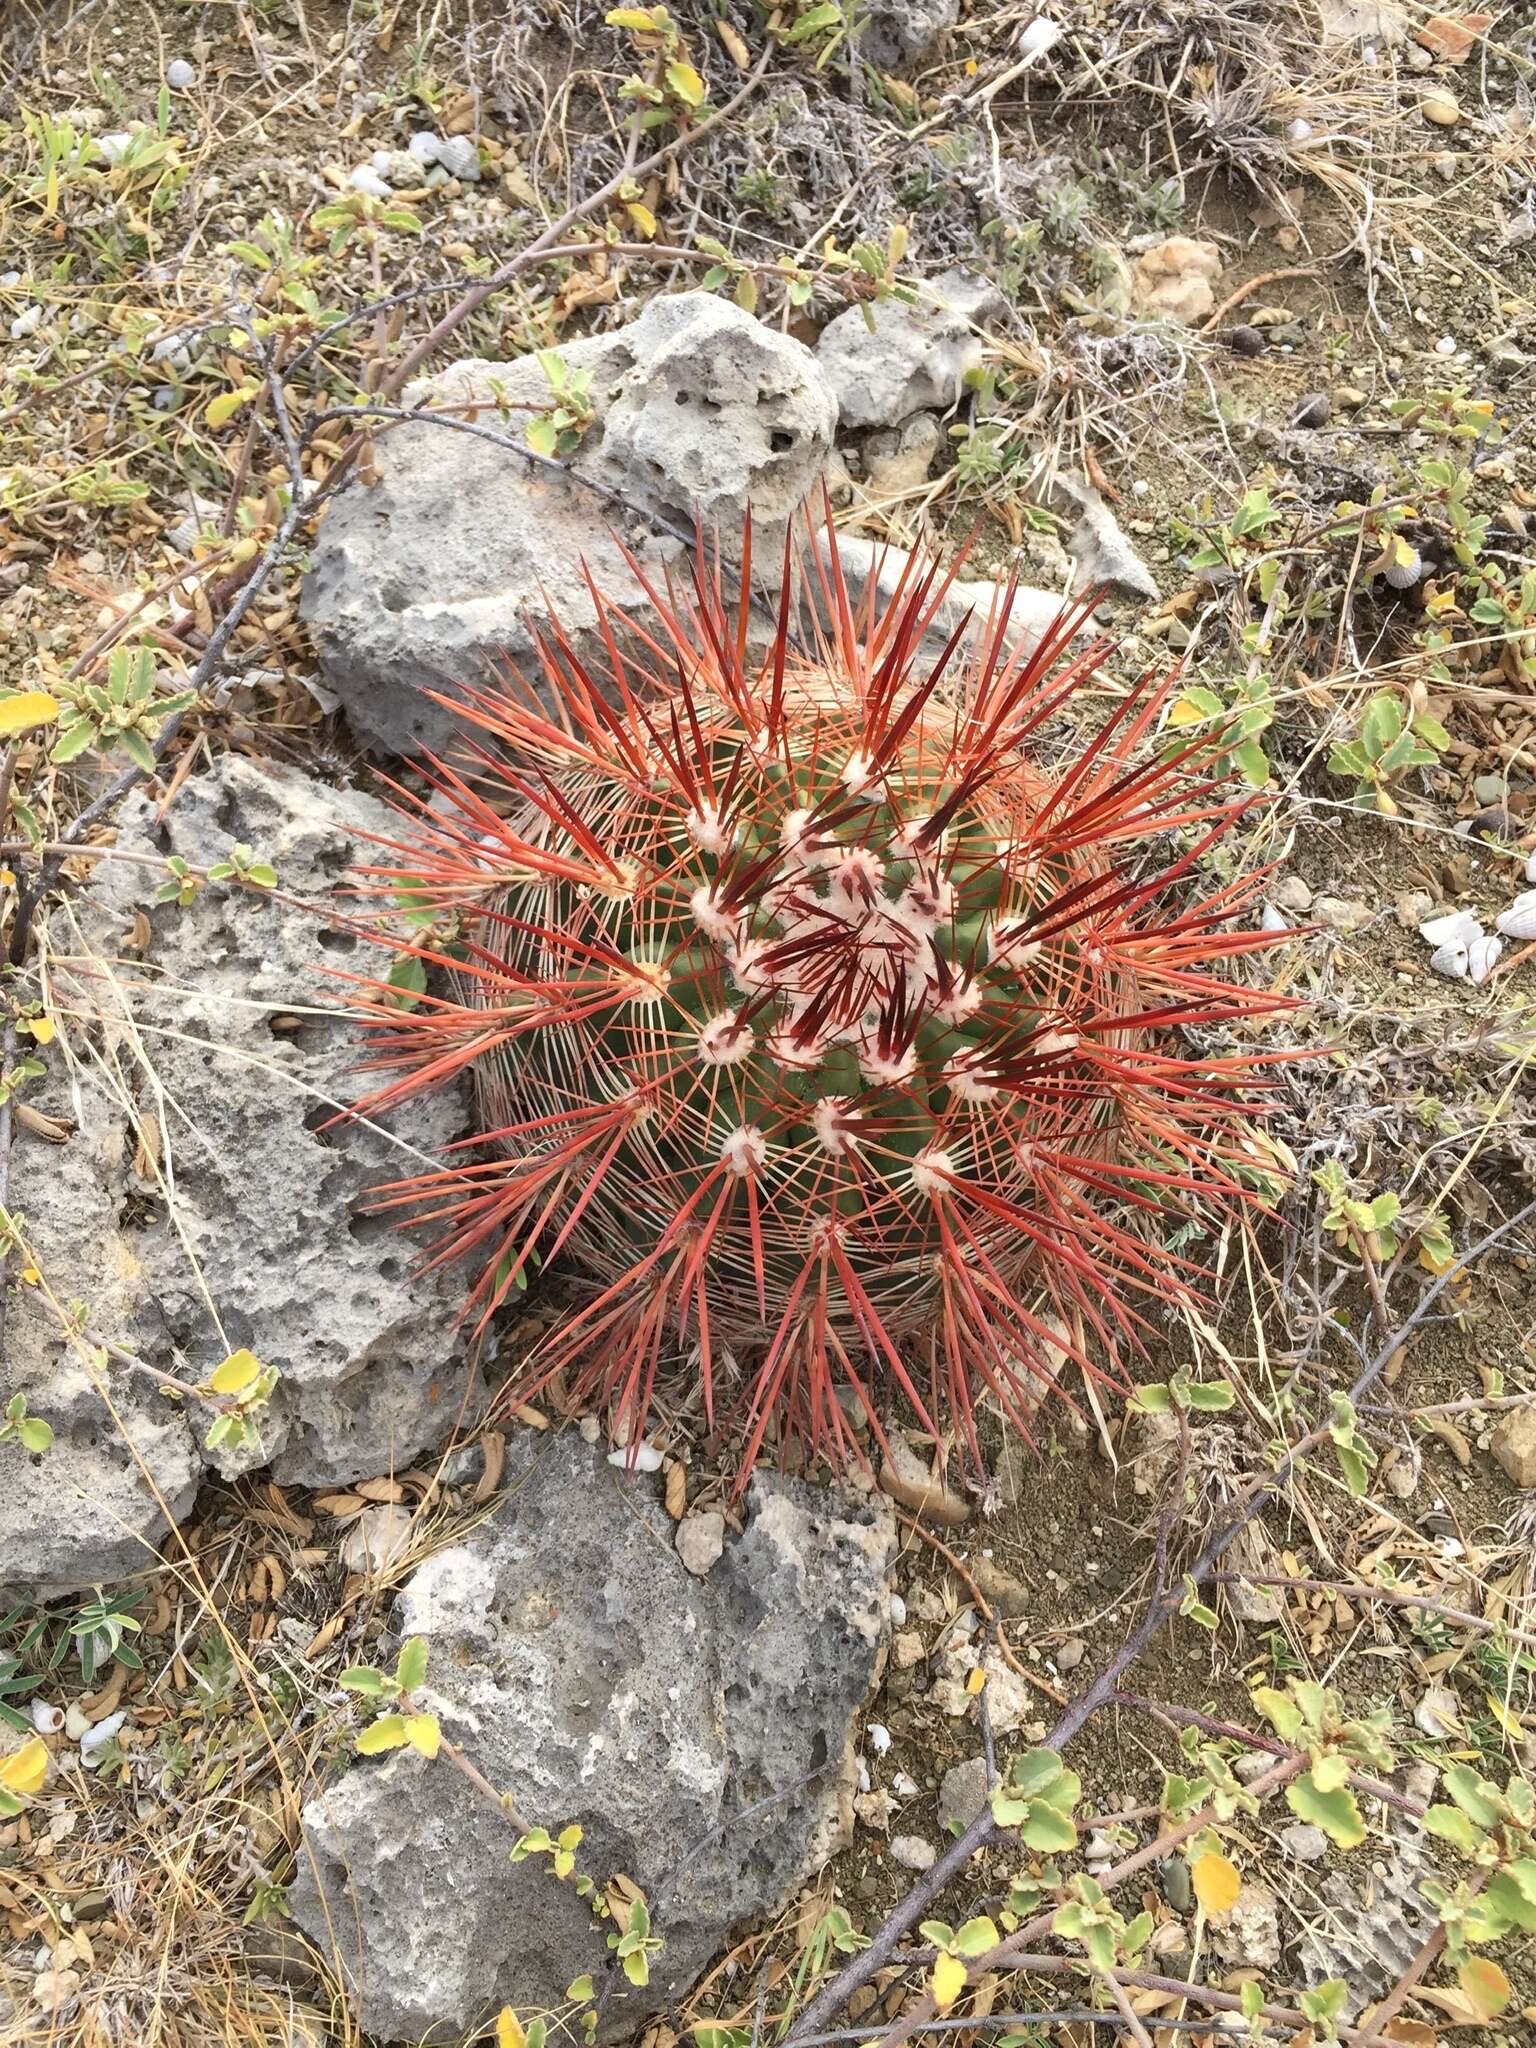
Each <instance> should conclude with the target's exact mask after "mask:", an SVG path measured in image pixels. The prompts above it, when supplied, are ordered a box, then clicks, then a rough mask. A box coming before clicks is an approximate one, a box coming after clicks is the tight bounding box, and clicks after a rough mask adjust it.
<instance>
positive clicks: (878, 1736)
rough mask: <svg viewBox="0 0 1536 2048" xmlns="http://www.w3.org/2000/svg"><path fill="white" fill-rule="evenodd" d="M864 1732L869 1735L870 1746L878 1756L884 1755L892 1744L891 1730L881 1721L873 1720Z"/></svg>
mask: <svg viewBox="0 0 1536 2048" xmlns="http://www.w3.org/2000/svg"><path fill="white" fill-rule="evenodd" d="M864 1733H865V1734H866V1735H867V1736H868V1737H869V1746H870V1748H871V1749H872V1750H873V1751H874V1752H875V1755H876V1756H884V1755H885V1752H886V1751H887V1750H888V1749H889V1748H890V1746H891V1731H890V1729H889V1728H887V1727H885V1726H884V1725H883V1724H882V1723H881V1722H879V1721H871V1722H870V1723H869V1724H868V1725H867V1726H866V1728H865V1730H864Z"/></svg>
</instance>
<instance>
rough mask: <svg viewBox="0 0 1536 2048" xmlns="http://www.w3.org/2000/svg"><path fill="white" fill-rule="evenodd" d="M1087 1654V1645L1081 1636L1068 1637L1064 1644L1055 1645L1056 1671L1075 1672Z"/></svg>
mask: <svg viewBox="0 0 1536 2048" xmlns="http://www.w3.org/2000/svg"><path fill="white" fill-rule="evenodd" d="M1087 1654H1088V1645H1087V1644H1086V1643H1085V1642H1084V1641H1083V1639H1082V1637H1081V1636H1068V1637H1067V1640H1066V1641H1065V1642H1064V1643H1058V1644H1057V1645H1056V1669H1057V1670H1058V1671H1075V1670H1076V1669H1077V1667H1078V1665H1079V1664H1081V1663H1082V1661H1083V1659H1084V1658H1085V1657H1086V1656H1087Z"/></svg>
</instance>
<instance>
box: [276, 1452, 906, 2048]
mask: <svg viewBox="0 0 1536 2048" xmlns="http://www.w3.org/2000/svg"><path fill="white" fill-rule="evenodd" d="M513 1463H514V1467H515V1469H513V1470H511V1471H510V1473H509V1479H510V1484H509V1487H508V1491H507V1493H506V1495H505V1497H504V1499H503V1503H502V1506H501V1510H500V1512H499V1514H498V1515H497V1516H495V1517H494V1518H493V1519H492V1520H491V1521H490V1522H488V1523H487V1524H486V1525H484V1526H483V1527H482V1528H480V1529H478V1530H476V1531H475V1532H474V1533H473V1534H472V1535H471V1536H470V1537H469V1538H468V1539H467V1540H466V1541H465V1542H463V1543H461V1544H459V1545H456V1546H455V1547H453V1548H451V1549H448V1550H444V1551H440V1552H439V1553H438V1554H437V1556H435V1557H433V1558H431V1559H430V1560H429V1561H428V1562H427V1563H426V1564H425V1565H423V1566H422V1567H421V1569H420V1570H419V1571H418V1572H417V1573H416V1574H415V1576H414V1577H413V1578H412V1579H411V1580H410V1581H409V1582H408V1584H407V1585H406V1587H405V1588H404V1590H403V1592H402V1594H401V1597H400V1600H399V1602H398V1605H397V1608H396V1612H395V1617H394V1622H395V1627H396V1628H397V1630H398V1632H399V1633H400V1634H401V1635H402V1636H405V1635H421V1636H424V1637H425V1638H426V1640H427V1644H428V1650H429V1671H428V1687H427V1690H426V1692H425V1694H424V1696H423V1697H424V1700H425V1703H426V1704H428V1705H429V1706H430V1707H431V1709H432V1710H433V1711H434V1712H436V1713H437V1715H438V1716H439V1718H440V1720H441V1722H442V1726H443V1729H444V1733H445V1734H446V1735H447V1737H448V1738H449V1739H450V1740H452V1741H453V1742H455V1743H458V1744H460V1745H461V1746H462V1747H463V1749H464V1750H465V1752H466V1753H467V1755H468V1756H469V1758H470V1759H471V1761H472V1762H473V1763H474V1764H475V1765H476V1766H477V1768H478V1769H479V1770H480V1771H481V1772H483V1773H484V1775H485V1776H486V1777H487V1778H488V1779H489V1780H490V1782H491V1783H492V1784H493V1785H494V1786H496V1787H497V1789H498V1790H499V1791H502V1792H506V1793H510V1794H511V1795H512V1797H513V1799H514V1800H515V1801H516V1803H517V1806H518V1808H519V1810H520V1812H521V1813H522V1814H523V1815H524V1816H525V1817H526V1818H527V1820H528V1821H529V1822H530V1824H533V1825H543V1826H547V1827H549V1828H551V1829H556V1828H560V1827H565V1826H568V1825H570V1824H571V1823H572V1822H576V1823H579V1824H580V1826H581V1827H582V1829H583V1831H584V1833H583V1839H582V1843H581V1847H580V1851H579V1855H578V1860H579V1865H580V1868H581V1869H582V1870H584V1871H586V1872H589V1873H590V1874H591V1875H592V1876H593V1877H594V1878H596V1880H597V1881H598V1884H599V1886H600V1887H601V1886H602V1885H603V1884H605V1883H606V1881H607V1880H608V1879H609V1878H610V1877H612V1876H613V1875H615V1874H616V1873H620V1872H622V1873H624V1874H626V1875H628V1876H629V1877H631V1878H632V1879H634V1881H635V1882H636V1883H637V1884H638V1885H639V1886H640V1888H641V1890H642V1891H643V1892H644V1893H645V1896H646V1899H647V1902H648V1905H649V1908H650V1915H651V1923H652V1927H653V1930H654V1932H655V1933H656V1934H657V1935H659V1936H661V1938H662V1940H663V1942H664V1946H663V1947H662V1948H661V1950H660V1951H659V1952H658V1953H657V1954H656V1955H655V1956H654V1957H653V1959H652V1965H651V1981H650V1984H649V1986H648V1987H647V1988H646V1989H645V1990H643V1991H641V1990H637V1989H635V1988H634V1987H632V1986H628V1985H624V1984H623V1983H622V1982H621V1983H620V1984H619V1986H617V1987H616V1988H615V1991H614V1993H613V1996H612V1998H611V1999H610V2001H609V2003H608V2005H607V2007H606V2008H605V2013H604V2021H603V2030H602V2031H603V2037H604V2038H608V2037H610V2036H612V2035H617V2034H626V2033H630V2032H632V2031H633V2030H634V2029H635V2028H636V2026H637V2025H638V2023H639V2022H640V2021H641V2020H642V2019H643V2018H644V2017H645V2016H646V2015H647V2014H648V2013H650V2012H653V2011H655V2010H657V2009H659V2008H661V2007H662V2006H664V2005H666V2004H668V2003H669V2002H671V2001H675V2000H676V1999H677V1998H678V1997H679V1996H680V1995H681V1994H682V1992H683V1991H685V1990H686V1988H687V1987H688V1986H689V1985H690V1984H691V1983H692V1982H693V1981H694V1980H695V1978H696V1977H697V1976H698V1974H699V1973H700V1972H701V1971H702V1969H703V1968H704V1967H705V1966H706V1964H707V1963H708V1961H709V1960H710V1958H711V1956H712V1955H713V1954H714V1953H715V1952H716V1950H717V1948H718V1946H719V1944H720V1943H721V1941H722V1940H723V1938H724V1937H725V1935H726V1933H727V1932H728V1930H729V1929H730V1928H731V1927H732V1926H733V1925H734V1924H735V1923H736V1922H737V1921H739V1920H741V1919H742V1918H743V1917H745V1916H746V1915H748V1914H754V1913H763V1912H768V1911H771V1910H773V1908H774V1907H775V1906H776V1904H777V1902H778V1901H779V1900H780V1899H781V1898H782V1897H783V1896H784V1894H785V1893H786V1892H787V1891H789V1890H790V1889H791V1888H792V1887H793V1886H795V1885H796V1884H797V1883H799V1882H800V1881H801V1879H802V1878H803V1877H804V1876H805V1874H806V1873H807V1872H808V1871H809V1870H810V1869H812V1868H814V1867H816V1866H817V1864H818V1863H819V1862H820V1861H822V1860H823V1859H824V1858H825V1857H826V1856H827V1855H828V1854H830V1853H831V1851H832V1849H833V1848H834V1847H836V1846H837V1845H838V1844H839V1843H840V1842H841V1841H844V1840H846V1839H847V1836H848V1830H849V1827H850V1825H851V1819H852V1795H853V1790H854V1786H855V1784H856V1777H855V1763H854V1759H853V1756H852V1751H851V1745H850V1730H851V1726H852V1722H853V1719H854V1716H855V1714H856V1713H857V1711H858V1709H859V1708H860V1706H861V1705H862V1704H863V1701H864V1697H865V1695H866V1693H867V1691H868V1688H869V1686H870V1683H871V1681H872V1679H873V1676H874V1674H875V1670H876V1665H877V1660H878V1656H879V1652H880V1649H881V1646H882V1643H883V1639H884V1631H885V1625H886V1592H885V1575H886V1572H887V1569H888V1566H889V1562H890V1558H891V1554H892V1550H893V1532H892V1523H891V1520H890V1517H889V1515H888V1513H887V1512H886V1511H885V1510H884V1509H883V1508H882V1507H881V1505H880V1504H879V1503H878V1502H876V1501H860V1500H853V1499H850V1498H849V1497H847V1496H844V1495H841V1494H838V1493H834V1492H824V1491H821V1490H819V1489H817V1488H815V1487H812V1486H810V1485H808V1484H806V1483H804V1482H801V1481H796V1480H792V1479H784V1478H778V1477H766V1476H759V1477H758V1478H756V1479H755V1480H754V1481H753V1483H752V1486H751V1489H750V1491H749V1493H748V1495H747V1520H746V1527H745V1529H744V1531H743V1533H742V1535H741V1536H740V1537H739V1538H737V1539H736V1540H735V1541H733V1542H731V1543H730V1544H729V1545H728V1546H727V1548H726V1550H725V1552H724V1555H723V1556H722V1558H721V1560H720V1562H719V1563H718V1564H717V1565H716V1566H715V1568H714V1569H713V1571H711V1573H710V1574H709V1576H708V1578H706V1579H697V1578H693V1577H691V1576H690V1574H689V1573H688V1572H687V1571H686V1570H685V1569H684V1567H683V1565H682V1563H681V1562H680V1561H679V1559H678V1557H677V1555H676V1552H675V1551H674V1549H673V1547H672V1541H671V1535H670V1525H669V1523H668V1521H667V1518H666V1514H665V1511H664V1509H663V1507H662V1505H661V1503H660V1501H659V1500H658V1498H657V1494H656V1487H655V1482H654V1481H653V1480H651V1479H650V1478H648V1477H638V1478H637V1477H631V1476H629V1475H627V1474H624V1473H621V1472H618V1471H615V1470H614V1469H613V1468H612V1467H610V1466H609V1465H607V1464H606V1462H605V1460H604V1457H603V1454H602V1451H601V1449H600V1448H593V1447H591V1446H588V1445H586V1444H584V1443H582V1442H581V1441H580V1439H579V1438H577V1437H575V1436H572V1435H566V1436H562V1437H559V1438H556V1439H554V1440H553V1441H551V1440H548V1439H538V1440H533V1439H531V1438H530V1439H526V1440H524V1441H522V1442H521V1443H519V1442H517V1441H516V1440H514V1445H513ZM304 1830H305V1836H306V1843H307V1850H308V1853H307V1854H306V1855H304V1856H301V1858H300V1863H299V1875H298V1877H297V1879H296V1881H295V1884H294V1888H293V1892H292V1906H293V1911H294V1915H295V1917H296V1919H297V1921H298V1923H299V1925H300V1926H301V1927H302V1928H304V1929H305V1931H306V1932H308V1933H309V1934H310V1935H311V1937H312V1938H313V1939H315V1940H316V1941H317V1942H320V1943H321V1944H323V1945H325V1946H326V1947H327V1948H329V1946H330V1943H331V1941H332V1939H333V1938H334V1939H335V1941H336V1943H337V1944H338V1946H339V1950H340V1960H341V1964H342V1967H343V1968H344V1969H345V1971H346V1973H347V1975H348V1977H349V1978H350V1980H351V1982H352V1984H353V1986H354V1988H355V1990H356V1992H357V1995H358V1999H359V2017H360V2020H361V2023H362V2025H363V2027H364V2028H365V2029H366V2030H367V2031H368V2032H369V2033H370V2034H375V2035H378V2036H380V2037H382V2038H384V2039H388V2040H402V2039H408V2040H411V2041H416V2040H418V2039H421V2038H428V2039H431V2040H438V2039H446V2038H449V2037H452V2038H455V2039H456V2038H458V2035H459V2033H460V2032H461V2031H462V2030H463V2029H464V2028H466V2027H470V2026H473V2025H474V2024H475V2023H476V2022H478V2021H481V2020H483V2019H484V2018H485V2016H486V2015H487V2014H489V2013H490V2012H492V2011H494V2010H495V2009H497V2008H498V2007H499V2006H501V2005H503V2004H508V2005H511V2006H513V2007H515V2008H517V2009H518V2010H519V2011H528V2010H535V2011H536V2010H541V2009H544V2008H546V2007H548V2006H551V2005H554V2004H557V2003H559V2002H560V2001H561V1999H562V1997H563V1993H564V1989H565V1986H566V1985H567V1984H568V1983H569V1982H570V1981H571V1980H572V1978H574V1977H575V1976H577V1975H578V1974H579V1973H581V1972H583V1971H590V1972H592V1973H593V1975H594V1977H596V1978H598V1979H600V1978H601V1975H602V1971H603V1968H604V1965H605V1962H606V1960H607V1955H608V1952H607V1950H606V1948H605V1945H604V1940H603V1935H602V1933H601V1932H599V1931H596V1930H595V1929H594V1925H593V1922H592V1919H591V1916H590V1914H589V1912H588V1909H587V1908H586V1906H585V1905H583V1903H582V1902H581V1900H580V1899H579V1898H578V1897H577V1896H576V1894H575V1892H574V1891H573V1889H572V1887H571V1886H570V1885H568V1884H561V1883H559V1882H557V1881H556V1880H555V1879H554V1878H553V1877H552V1876H551V1875H550V1872H549V1868H548V1865H547V1863H546V1862H545V1861H544V1860H543V1859H541V1858H537V1857H534V1858H530V1859H528V1860H527V1861H525V1862H521V1863H518V1864H510V1863H509V1861H508V1849H509V1846H510V1836H509V1831H508V1828H507V1824H506V1821H505V1818H504V1817H503V1816H502V1815H501V1814H499V1813H498V1812H497V1810H496V1809H495V1807H494V1806H493V1805H492V1804H491V1803H490V1802H489V1801H488V1800H486V1799H485V1798H484V1797H483V1796H482V1795H480V1794H478V1793H476V1792H475V1791H474V1789H473V1788H472V1787H471V1786H470V1785H469V1784H468V1783H467V1782H466V1780H465V1779H464V1778H463V1777H461V1776H460V1775H459V1774H458V1773H456V1772H455V1771H454V1770H453V1769H452V1768H451V1767H450V1766H448V1765H447V1764H446V1763H445V1762H444V1761H442V1760H441V1759H439V1760H438V1761H437V1762H434V1763H430V1764H429V1763H426V1762H424V1761H423V1760H422V1759H421V1758H420V1757H418V1756H416V1755H415V1754H413V1753H411V1752H409V1751H401V1752H396V1753H394V1754H393V1755H391V1756H389V1757H387V1758H385V1759H383V1760H381V1761H378V1762H367V1763H360V1764H358V1765H356V1766H354V1767H353V1768H352V1769H351V1770H349V1771H348V1772H347V1773H346V1775H345V1776H343V1777H342V1778H340V1779H339V1780H337V1781H336V1782H335V1783H333V1784H332V1785H331V1786H330V1787H329V1788H328V1789H326V1790H325V1791H323V1792H321V1793H319V1794H317V1795H316V1796H315V1797H314V1798H313V1799H311V1800H310V1801H309V1803H308V1804H307V1806H306V1807H305V1809H304Z"/></svg>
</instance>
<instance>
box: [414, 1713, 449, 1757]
mask: <svg viewBox="0 0 1536 2048" xmlns="http://www.w3.org/2000/svg"><path fill="white" fill-rule="evenodd" d="M405 1739H406V1741H407V1742H408V1743H409V1744H410V1745H411V1747H412V1749H419V1750H420V1751H421V1754H422V1755H423V1756H424V1757H434V1756H436V1755H437V1752H438V1747H439V1745H440V1744H441V1742H442V1739H443V1731H442V1729H441V1728H439V1727H438V1725H437V1716H436V1714H407V1715H406V1717H405Z"/></svg>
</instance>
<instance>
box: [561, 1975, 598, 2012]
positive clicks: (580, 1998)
mask: <svg viewBox="0 0 1536 2048" xmlns="http://www.w3.org/2000/svg"><path fill="white" fill-rule="evenodd" d="M565 1995H566V1997H567V1998H574V1999H575V2001H576V2003H577V2004H578V2005H585V2004H586V2002H587V2000H588V1999H589V1998H591V1997H593V1996H594V1995H595V1994H594V1992H593V1988H592V1979H591V1978H590V1977H587V1976H581V1977H573V1978H572V1979H571V1981H570V1983H569V1984H567V1985H566V1987H565Z"/></svg>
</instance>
